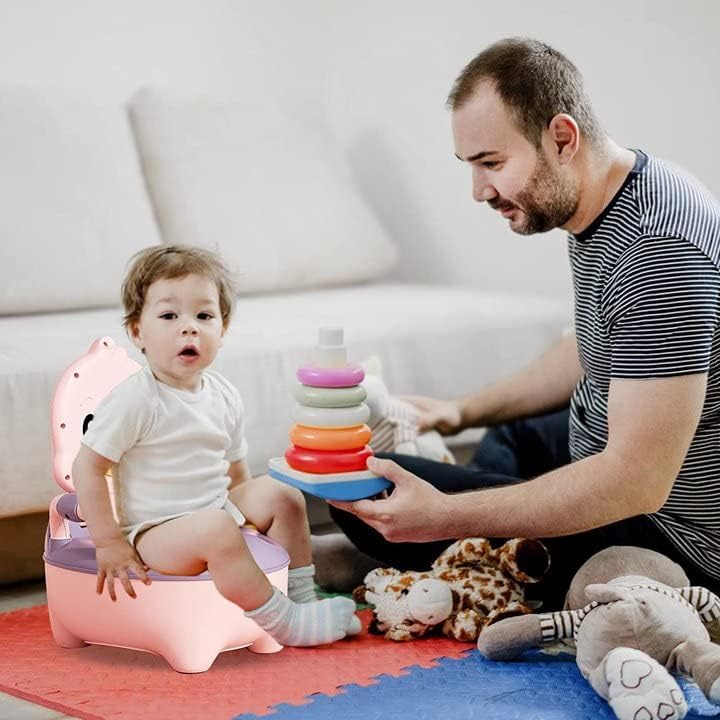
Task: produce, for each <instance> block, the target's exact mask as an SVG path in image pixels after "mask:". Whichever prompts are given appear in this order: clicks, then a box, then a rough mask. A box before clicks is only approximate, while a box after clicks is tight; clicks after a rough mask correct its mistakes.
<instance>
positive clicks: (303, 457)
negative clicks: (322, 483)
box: [285, 445, 373, 475]
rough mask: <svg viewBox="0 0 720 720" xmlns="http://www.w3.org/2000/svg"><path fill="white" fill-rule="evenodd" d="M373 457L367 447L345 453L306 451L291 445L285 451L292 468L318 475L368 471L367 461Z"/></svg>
mask: <svg viewBox="0 0 720 720" xmlns="http://www.w3.org/2000/svg"><path fill="white" fill-rule="evenodd" d="M372 456H373V451H372V450H371V449H370V448H369V447H368V446H367V445H366V446H365V447H364V448H360V449H359V450H345V451H328V450H306V449H305V448H300V447H296V446H295V445H291V446H290V447H289V448H288V449H287V450H286V451H285V459H286V460H287V463H288V465H289V466H290V467H291V468H293V469H294V470H299V471H300V472H306V473H314V474H316V475H326V474H328V473H343V472H353V471H355V470H366V469H367V460H368V458H369V457H372Z"/></svg>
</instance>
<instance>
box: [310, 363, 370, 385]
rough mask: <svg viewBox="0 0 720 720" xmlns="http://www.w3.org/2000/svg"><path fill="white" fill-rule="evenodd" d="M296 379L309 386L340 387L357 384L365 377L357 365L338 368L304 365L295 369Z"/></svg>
mask: <svg viewBox="0 0 720 720" xmlns="http://www.w3.org/2000/svg"><path fill="white" fill-rule="evenodd" d="M297 379H298V380H299V381H300V382H301V383H302V384H303V385H310V387H324V388H341V387H352V386H353V385H359V384H360V383H361V382H362V381H363V380H364V379H365V371H364V370H363V369H362V368H361V367H360V366H359V365H346V366H345V367H339V368H320V367H312V366H310V365H305V366H304V367H301V368H300V369H299V370H298V371H297Z"/></svg>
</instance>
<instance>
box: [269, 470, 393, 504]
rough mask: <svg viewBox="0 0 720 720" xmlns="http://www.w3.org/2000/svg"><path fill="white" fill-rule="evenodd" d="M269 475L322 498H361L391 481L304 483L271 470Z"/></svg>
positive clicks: (389, 485) (373, 479)
mask: <svg viewBox="0 0 720 720" xmlns="http://www.w3.org/2000/svg"><path fill="white" fill-rule="evenodd" d="M268 474H269V475H270V477H273V478H275V479H276V480H280V482H284V483H287V484H288V485H292V486H293V487H296V488H298V489H299V490H302V491H303V492H306V493H308V494H310V495H315V497H319V498H322V499H323V500H363V499H364V498H369V497H372V496H373V495H377V494H378V493H381V492H382V491H383V490H387V489H388V488H389V487H391V486H392V483H391V482H390V481H389V480H387V479H386V478H384V477H377V476H373V477H368V478H364V479H363V478H361V479H359V480H345V481H343V482H338V481H336V482H332V481H331V482H323V483H306V482H303V481H302V480H298V479H297V478H294V477H291V476H290V475H285V474H284V473H281V472H278V471H277V470H273V469H272V468H271V469H270V470H269V471H268Z"/></svg>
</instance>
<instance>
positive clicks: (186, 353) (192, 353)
mask: <svg viewBox="0 0 720 720" xmlns="http://www.w3.org/2000/svg"><path fill="white" fill-rule="evenodd" d="M178 354H179V355H181V356H183V357H197V356H198V355H199V353H198V350H197V348H196V347H195V346H194V345H187V346H186V347H184V348H183V349H182V350H181V351H180V352H179V353H178Z"/></svg>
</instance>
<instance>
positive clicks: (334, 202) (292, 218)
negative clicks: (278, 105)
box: [130, 88, 396, 293]
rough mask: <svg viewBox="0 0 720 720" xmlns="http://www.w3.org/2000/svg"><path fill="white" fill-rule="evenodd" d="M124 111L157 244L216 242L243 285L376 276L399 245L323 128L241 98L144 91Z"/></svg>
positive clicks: (252, 288)
mask: <svg viewBox="0 0 720 720" xmlns="http://www.w3.org/2000/svg"><path fill="white" fill-rule="evenodd" d="M130 116H131V120H132V124H133V128H134V132H135V137H136V140H137V144H138V148H139V152H140V155H141V160H142V165H143V170H144V173H145V178H146V181H147V186H148V190H149V192H150V196H151V199H152V201H153V204H154V208H155V215H156V217H157V219H158V223H159V225H160V231H161V233H162V236H163V240H164V241H165V242H168V243H185V244H190V245H206V246H209V247H211V248H215V249H219V250H220V252H221V253H222V255H223V257H224V258H225V260H226V261H227V262H228V263H229V264H230V266H231V267H232V268H233V270H235V272H236V273H237V275H238V277H239V285H240V291H241V292H243V293H251V292H257V291H265V290H281V289H288V288H294V289H297V288H308V287H320V286H325V285H345V284H348V283H353V282H359V281H364V280H368V279H371V278H376V277H377V276H379V275H381V274H383V273H384V272H386V271H387V270H388V269H389V268H390V267H391V266H392V264H393V263H394V261H395V256H396V252H395V248H394V246H393V244H392V243H391V241H390V240H389V238H388V236H387V234H386V233H385V231H384V230H383V228H382V227H381V225H380V223H379V222H378V220H377V219H376V218H375V216H374V215H373V214H372V212H371V211H370V209H369V207H368V206H367V205H366V203H365V202H364V201H363V199H362V198H361V197H360V196H359V194H358V192H357V190H356V189H355V187H354V185H353V181H352V178H351V176H350V172H349V170H348V168H347V167H346V166H345V165H344V163H343V162H342V160H341V157H340V154H339V151H338V149H337V147H336V146H335V145H334V144H333V143H332V141H331V138H330V137H329V136H328V134H327V133H323V132H322V131H321V130H320V129H318V128H317V127H312V126H310V125H309V124H303V123H301V122H300V121H298V120H297V119H296V118H294V117H291V115H290V114H289V113H283V112H280V111H273V110H272V109H271V108H269V107H268V106H266V105H260V104H255V105H251V104H249V103H247V102H240V101H225V100H213V99H210V98H202V97H195V98H189V97H183V96H181V95H177V94H173V93H171V92H170V91H167V90H160V89H156V88H146V89H144V90H142V91H140V92H138V93H137V94H136V95H135V97H134V98H133V99H132V101H131V103H130Z"/></svg>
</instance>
